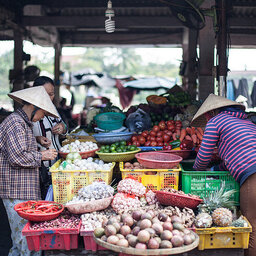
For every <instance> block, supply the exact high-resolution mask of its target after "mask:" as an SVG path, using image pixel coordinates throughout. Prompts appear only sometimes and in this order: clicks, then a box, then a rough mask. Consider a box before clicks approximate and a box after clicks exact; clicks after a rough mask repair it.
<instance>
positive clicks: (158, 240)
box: [154, 236, 162, 244]
mask: <svg viewBox="0 0 256 256" xmlns="http://www.w3.org/2000/svg"><path fill="white" fill-rule="evenodd" d="M154 239H155V240H156V241H157V242H158V243H159V244H161V242H162V240H161V238H160V237H158V236H156V237H154Z"/></svg>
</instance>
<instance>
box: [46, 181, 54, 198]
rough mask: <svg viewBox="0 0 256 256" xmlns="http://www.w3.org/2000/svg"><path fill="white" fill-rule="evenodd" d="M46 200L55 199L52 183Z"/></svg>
mask: <svg viewBox="0 0 256 256" xmlns="http://www.w3.org/2000/svg"><path fill="white" fill-rule="evenodd" d="M45 201H53V189H52V185H50V186H49V188H48V191H47V194H46V197H45Z"/></svg>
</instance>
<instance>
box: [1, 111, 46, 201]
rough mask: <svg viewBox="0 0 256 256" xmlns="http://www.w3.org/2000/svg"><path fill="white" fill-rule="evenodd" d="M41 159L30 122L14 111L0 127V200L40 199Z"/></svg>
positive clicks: (22, 113)
mask: <svg viewBox="0 0 256 256" xmlns="http://www.w3.org/2000/svg"><path fill="white" fill-rule="evenodd" d="M41 159H42V154H41V153H39V152H38V151H37V143H36V139H35V137H34V135H33V133H32V123H31V122H30V121H29V119H28V116H27V115H26V113H25V112H24V111H23V110H22V109H18V110H17V111H15V112H14V113H12V114H10V115H9V116H8V117H6V118H5V120H4V121H3V122H2V123H1V124H0V197H1V198H11V199H21V200H30V199H35V200H37V199H40V198H41V192H40V184H39V168H38V167H39V166H41Z"/></svg>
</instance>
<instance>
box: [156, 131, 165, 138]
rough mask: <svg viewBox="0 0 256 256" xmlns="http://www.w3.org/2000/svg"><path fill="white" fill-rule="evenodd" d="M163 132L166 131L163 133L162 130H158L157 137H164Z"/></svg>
mask: <svg viewBox="0 0 256 256" xmlns="http://www.w3.org/2000/svg"><path fill="white" fill-rule="evenodd" d="M163 134H164V133H163V132H162V131H160V132H158V133H157V134H156V136H157V137H162V136H163Z"/></svg>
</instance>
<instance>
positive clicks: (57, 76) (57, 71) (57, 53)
mask: <svg viewBox="0 0 256 256" xmlns="http://www.w3.org/2000/svg"><path fill="white" fill-rule="evenodd" d="M61 48H62V47H61V45H60V44H59V43H56V44H55V45H54V50H55V55H54V83H55V98H54V104H55V106H56V107H59V102H60V57H61Z"/></svg>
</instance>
